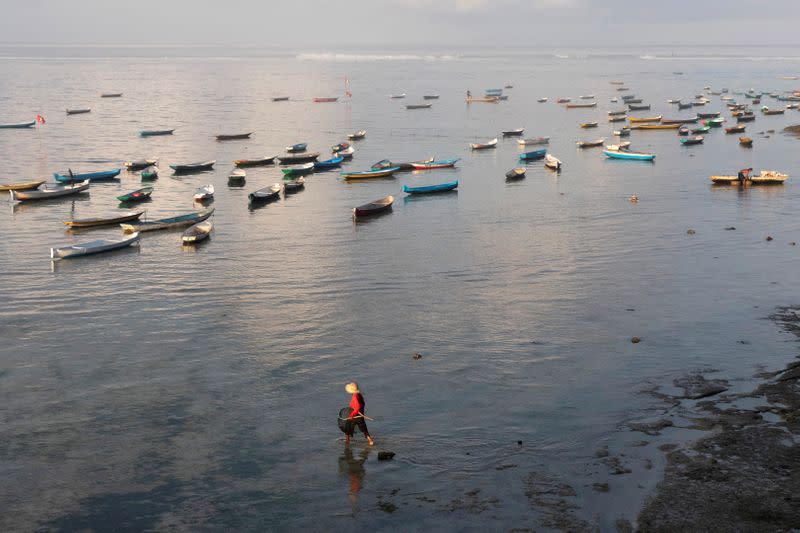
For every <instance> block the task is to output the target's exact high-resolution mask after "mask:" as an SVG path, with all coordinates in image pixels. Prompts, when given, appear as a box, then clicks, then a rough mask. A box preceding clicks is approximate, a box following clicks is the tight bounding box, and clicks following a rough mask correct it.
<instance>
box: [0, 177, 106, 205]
mask: <svg viewBox="0 0 800 533" xmlns="http://www.w3.org/2000/svg"><path fill="white" fill-rule="evenodd" d="M91 183H92V182H91V181H89V180H84V181H82V182H80V183H71V184H68V185H64V184H61V183H57V184H49V183H46V184H44V185H43V186H41V187H39V188H38V189H36V190H26V191H17V190H11V191H10V192H9V194H10V195H11V201H12V202H24V201H29V200H47V199H49V198H59V197H61V196H68V195H70V194H77V193H80V192H83V191H85V190H86V189H88V188H89V185H91Z"/></svg>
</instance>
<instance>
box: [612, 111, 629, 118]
mask: <svg viewBox="0 0 800 533" xmlns="http://www.w3.org/2000/svg"><path fill="white" fill-rule="evenodd" d="M627 114H628V110H627V109H617V110H616V111H609V112H608V116H610V117H618V116H621V115H627Z"/></svg>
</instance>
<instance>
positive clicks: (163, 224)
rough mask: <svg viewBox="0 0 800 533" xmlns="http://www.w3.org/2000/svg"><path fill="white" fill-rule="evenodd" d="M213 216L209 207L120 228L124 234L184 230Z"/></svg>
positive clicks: (123, 225)
mask: <svg viewBox="0 0 800 533" xmlns="http://www.w3.org/2000/svg"><path fill="white" fill-rule="evenodd" d="M213 214H214V208H213V207H209V208H207V209H201V210H200V211H194V212H191V213H186V214H185V215H178V216H174V217H169V218H162V219H159V220H149V221H145V222H135V223H133V224H120V227H121V228H122V229H123V231H125V233H133V232H135V231H139V232H145V231H156V230H162V229H172V228H185V227H186V226H191V225H193V224H197V223H198V222H202V221H203V220H205V219H207V218H209V217H210V216H211V215H213Z"/></svg>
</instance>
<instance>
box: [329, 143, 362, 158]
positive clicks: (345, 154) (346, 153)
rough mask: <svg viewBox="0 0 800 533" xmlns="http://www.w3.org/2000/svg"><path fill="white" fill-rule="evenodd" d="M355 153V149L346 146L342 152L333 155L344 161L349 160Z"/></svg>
mask: <svg viewBox="0 0 800 533" xmlns="http://www.w3.org/2000/svg"><path fill="white" fill-rule="evenodd" d="M354 153H356V149H355V148H353V147H352V146H348V147H347V148H345V149H344V150H339V151H338V152H333V154H334V155H335V156H337V157H343V158H345V159H350V158H351V157H353V154H354Z"/></svg>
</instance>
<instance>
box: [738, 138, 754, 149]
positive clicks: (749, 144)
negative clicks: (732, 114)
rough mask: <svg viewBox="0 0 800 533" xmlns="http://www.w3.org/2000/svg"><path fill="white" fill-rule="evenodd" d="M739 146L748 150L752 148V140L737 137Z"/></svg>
mask: <svg viewBox="0 0 800 533" xmlns="http://www.w3.org/2000/svg"><path fill="white" fill-rule="evenodd" d="M739 144H741V145H742V146H744V147H747V148H750V147H752V146H753V139H751V138H750V137H739Z"/></svg>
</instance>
